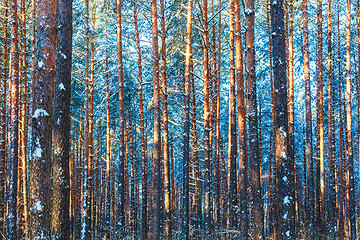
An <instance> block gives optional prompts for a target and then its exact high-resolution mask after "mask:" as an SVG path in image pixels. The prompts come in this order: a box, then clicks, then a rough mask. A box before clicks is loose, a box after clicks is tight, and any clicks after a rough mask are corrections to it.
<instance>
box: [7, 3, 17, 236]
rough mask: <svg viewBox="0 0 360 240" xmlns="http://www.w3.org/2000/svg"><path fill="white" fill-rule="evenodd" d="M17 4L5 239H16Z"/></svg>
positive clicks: (13, 24)
mask: <svg viewBox="0 0 360 240" xmlns="http://www.w3.org/2000/svg"><path fill="white" fill-rule="evenodd" d="M17 8H18V4H17V0H12V1H11V2H10V31H11V32H10V34H11V38H10V39H11V40H10V44H11V45H10V76H9V83H10V84H9V88H10V89H9V91H10V94H9V97H10V102H9V122H8V131H9V138H8V139H9V141H10V142H9V150H8V163H7V169H6V173H7V187H6V188H7V238H8V239H17V182H18V159H19V142H18V141H19V40H18V33H19V30H18V9H17Z"/></svg>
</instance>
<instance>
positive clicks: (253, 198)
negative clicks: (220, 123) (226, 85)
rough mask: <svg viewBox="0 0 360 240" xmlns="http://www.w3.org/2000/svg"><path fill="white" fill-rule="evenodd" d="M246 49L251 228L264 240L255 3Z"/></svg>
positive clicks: (249, 6)
mask: <svg viewBox="0 0 360 240" xmlns="http://www.w3.org/2000/svg"><path fill="white" fill-rule="evenodd" d="M245 16H246V21H245V26H246V27H245V28H246V33H245V43H246V45H245V48H246V54H245V58H246V81H247V85H248V86H247V94H248V119H249V155H248V157H249V173H248V176H249V188H250V196H249V199H250V205H251V212H252V216H251V217H252V222H251V226H252V228H253V234H254V235H253V237H254V238H257V239H262V238H263V232H264V224H263V218H264V212H263V204H262V195H261V184H260V162H261V160H260V152H259V138H258V136H259V135H258V113H257V93H256V73H255V47H254V37H255V32H254V30H255V1H254V0H247V1H246V10H245Z"/></svg>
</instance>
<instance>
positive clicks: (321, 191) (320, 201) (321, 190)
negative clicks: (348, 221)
mask: <svg viewBox="0 0 360 240" xmlns="http://www.w3.org/2000/svg"><path fill="white" fill-rule="evenodd" d="M316 3H317V63H316V77H317V92H318V99H317V108H318V109H317V111H316V113H317V120H318V122H317V128H318V131H319V136H318V138H317V139H318V145H319V155H318V158H317V160H316V161H317V164H316V178H317V180H316V200H317V201H316V207H317V210H316V212H317V214H316V233H317V236H318V237H321V236H323V235H324V234H325V166H324V159H325V156H324V155H325V140H324V91H323V89H324V87H323V57H322V56H323V49H322V48H323V39H322V38H323V28H322V23H323V18H322V1H321V0H317V2H316Z"/></svg>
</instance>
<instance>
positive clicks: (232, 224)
mask: <svg viewBox="0 0 360 240" xmlns="http://www.w3.org/2000/svg"><path fill="white" fill-rule="evenodd" d="M234 7H235V6H234V1H233V0H230V1H229V45H230V54H229V55H230V59H229V64H230V76H229V80H230V82H229V133H228V136H229V139H228V141H229V142H228V145H229V148H228V162H227V165H228V167H227V169H228V174H227V178H228V179H227V180H228V222H229V226H228V227H229V228H230V229H229V230H234V229H236V222H237V221H236V220H237V216H236V215H237V214H236V208H237V204H238V201H237V194H236V190H237V179H236V178H237V177H236V170H237V169H236V165H237V164H236V155H237V139H236V99H235V61H234V60H235V39H234V33H235V29H234V28H235V21H234V17H235V14H234Z"/></svg>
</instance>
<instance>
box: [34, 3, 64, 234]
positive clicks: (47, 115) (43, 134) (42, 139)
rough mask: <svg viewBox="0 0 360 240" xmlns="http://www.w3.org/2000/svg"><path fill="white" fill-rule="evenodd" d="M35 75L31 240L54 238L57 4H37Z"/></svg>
mask: <svg viewBox="0 0 360 240" xmlns="http://www.w3.org/2000/svg"><path fill="white" fill-rule="evenodd" d="M37 10H38V14H37V34H36V55H35V57H36V60H35V61H36V62H35V74H34V79H33V80H32V108H31V109H32V111H31V112H32V119H31V121H32V122H31V129H32V138H31V160H30V176H29V211H30V226H29V230H30V239H45V238H50V223H51V219H50V218H51V216H50V209H51V187H52V186H51V168H52V128H53V99H54V93H53V92H54V91H53V90H54V80H55V57H56V43H57V29H58V25H57V21H58V18H57V17H58V16H57V1H55V0H40V1H39V2H38V5H37Z"/></svg>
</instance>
